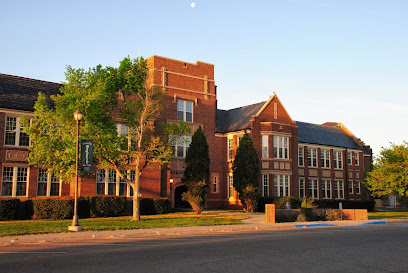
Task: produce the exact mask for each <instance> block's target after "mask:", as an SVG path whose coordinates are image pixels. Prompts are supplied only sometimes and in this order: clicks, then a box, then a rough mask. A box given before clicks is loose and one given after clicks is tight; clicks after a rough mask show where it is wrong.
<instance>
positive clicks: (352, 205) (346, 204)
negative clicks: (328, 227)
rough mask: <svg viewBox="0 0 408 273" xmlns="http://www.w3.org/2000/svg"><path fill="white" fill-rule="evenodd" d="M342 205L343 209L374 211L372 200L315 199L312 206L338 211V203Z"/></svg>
mask: <svg viewBox="0 0 408 273" xmlns="http://www.w3.org/2000/svg"><path fill="white" fill-rule="evenodd" d="M340 202H341V203H342V204H343V209H366V210H368V211H372V210H374V206H375V201H374V200H333V199H316V200H314V204H315V205H316V206H317V207H318V208H321V209H338V208H339V203H340Z"/></svg>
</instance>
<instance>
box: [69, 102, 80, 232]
mask: <svg viewBox="0 0 408 273" xmlns="http://www.w3.org/2000/svg"><path fill="white" fill-rule="evenodd" d="M74 119H75V120H76V122H77V128H76V129H77V130H76V136H77V140H76V155H75V201H74V217H73V218H72V225H71V226H69V227H68V230H69V231H81V230H82V227H81V226H80V225H79V224H78V213H77V211H78V169H79V168H78V165H79V164H78V161H79V124H80V123H81V119H82V113H81V111H79V110H76V111H75V113H74Z"/></svg>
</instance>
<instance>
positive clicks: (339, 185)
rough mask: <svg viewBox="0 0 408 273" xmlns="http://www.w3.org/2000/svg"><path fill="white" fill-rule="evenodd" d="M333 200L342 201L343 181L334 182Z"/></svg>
mask: <svg viewBox="0 0 408 273" xmlns="http://www.w3.org/2000/svg"><path fill="white" fill-rule="evenodd" d="M334 198H336V199H344V191H343V181H339V180H336V181H334Z"/></svg>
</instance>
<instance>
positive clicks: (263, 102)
mask: <svg viewBox="0 0 408 273" xmlns="http://www.w3.org/2000/svg"><path fill="white" fill-rule="evenodd" d="M261 103H262V104H265V103H266V101H261V102H257V103H253V104H249V105H244V106H240V107H236V108H231V109H228V110H223V111H231V110H236V109H241V108H245V107H249V106H254V105H256V104H261ZM219 110H222V109H219Z"/></svg>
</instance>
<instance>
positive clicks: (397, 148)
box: [364, 141, 408, 197]
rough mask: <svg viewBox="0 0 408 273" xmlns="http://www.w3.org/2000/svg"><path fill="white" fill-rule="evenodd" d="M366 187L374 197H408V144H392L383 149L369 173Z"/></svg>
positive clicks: (365, 182)
mask: <svg viewBox="0 0 408 273" xmlns="http://www.w3.org/2000/svg"><path fill="white" fill-rule="evenodd" d="M364 184H365V186H366V187H367V189H368V190H370V191H371V192H372V195H373V196H376V197H377V196H378V197H379V196H383V195H388V194H393V195H395V194H399V195H401V196H406V195H407V191H408V143H407V142H405V141H404V142H403V144H401V145H395V144H392V143H391V147H389V148H382V149H381V151H380V155H379V156H378V157H377V158H376V159H375V162H374V164H373V166H372V170H371V171H369V172H367V174H366V179H365V181H364Z"/></svg>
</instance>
